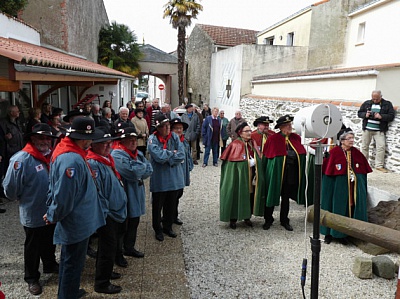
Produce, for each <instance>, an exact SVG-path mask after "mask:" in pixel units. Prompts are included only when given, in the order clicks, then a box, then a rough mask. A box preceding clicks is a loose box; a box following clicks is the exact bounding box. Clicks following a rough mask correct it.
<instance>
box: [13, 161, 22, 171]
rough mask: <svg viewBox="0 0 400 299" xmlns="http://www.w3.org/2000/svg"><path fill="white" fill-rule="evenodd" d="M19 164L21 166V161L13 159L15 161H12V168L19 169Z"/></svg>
mask: <svg viewBox="0 0 400 299" xmlns="http://www.w3.org/2000/svg"><path fill="white" fill-rule="evenodd" d="M21 166H22V163H21V162H18V161H15V162H14V169H15V170H18V169H20V168H21Z"/></svg>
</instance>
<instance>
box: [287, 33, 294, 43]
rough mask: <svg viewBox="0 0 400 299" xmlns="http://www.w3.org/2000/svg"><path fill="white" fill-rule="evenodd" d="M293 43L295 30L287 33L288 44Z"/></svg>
mask: <svg viewBox="0 0 400 299" xmlns="http://www.w3.org/2000/svg"><path fill="white" fill-rule="evenodd" d="M293 45H294V32H290V33H288V35H287V39H286V46H293Z"/></svg>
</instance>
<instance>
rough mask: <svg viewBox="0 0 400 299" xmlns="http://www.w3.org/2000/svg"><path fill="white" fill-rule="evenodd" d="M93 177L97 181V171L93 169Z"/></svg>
mask: <svg viewBox="0 0 400 299" xmlns="http://www.w3.org/2000/svg"><path fill="white" fill-rule="evenodd" d="M93 176H94V177H95V178H96V179H97V178H98V177H99V171H98V170H97V169H93Z"/></svg>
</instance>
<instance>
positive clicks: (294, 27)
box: [257, 8, 312, 46]
mask: <svg viewBox="0 0 400 299" xmlns="http://www.w3.org/2000/svg"><path fill="white" fill-rule="evenodd" d="M311 14H312V11H311V8H310V9H307V10H305V11H304V12H302V13H301V14H299V15H297V16H295V17H293V18H290V19H288V20H287V21H285V22H283V23H282V24H279V26H277V27H273V28H271V29H270V30H268V31H266V32H262V33H260V35H258V36H257V44H259V45H260V44H263V43H264V39H265V38H268V37H271V36H274V37H275V38H274V45H278V46H286V45H287V44H286V41H287V34H288V33H290V32H294V44H293V45H294V46H308V45H309V40H310V27H311Z"/></svg>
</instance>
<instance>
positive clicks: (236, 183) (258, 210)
mask: <svg viewBox="0 0 400 299" xmlns="http://www.w3.org/2000/svg"><path fill="white" fill-rule="evenodd" d="M252 148H253V151H254V156H255V159H256V166H254V167H256V179H255V182H256V185H255V186H253V185H252V179H251V169H250V166H249V162H248V160H247V155H246V153H245V148H244V142H243V141H242V140H241V139H240V138H239V139H237V140H235V141H233V142H231V143H230V144H229V146H228V147H227V148H226V149H225V151H224V153H223V155H222V156H221V159H222V160H223V162H222V166H221V181H220V220H221V221H224V222H229V221H230V220H231V219H237V220H238V221H240V220H243V219H250V218H251V215H252V211H251V207H250V193H252V192H253V190H254V192H255V194H254V215H256V216H262V215H264V205H265V191H264V190H265V188H264V174H263V173H262V172H261V171H260V169H261V168H260V167H262V162H261V158H260V157H259V152H258V149H256V148H255V147H254V144H253V145H252Z"/></svg>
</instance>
